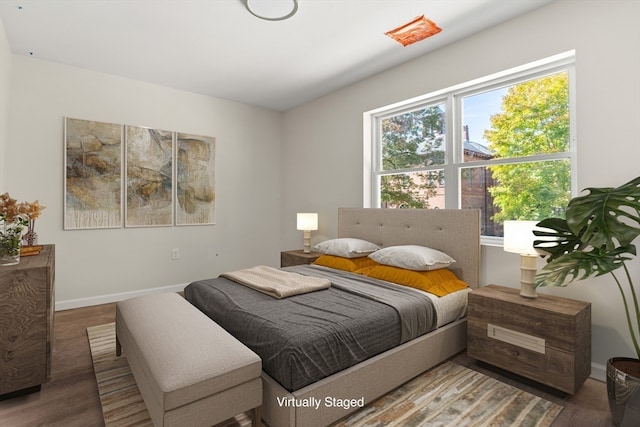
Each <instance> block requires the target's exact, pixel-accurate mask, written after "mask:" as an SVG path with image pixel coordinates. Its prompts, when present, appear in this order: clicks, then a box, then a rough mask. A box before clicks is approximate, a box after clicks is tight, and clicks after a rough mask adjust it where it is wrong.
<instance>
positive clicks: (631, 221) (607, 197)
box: [533, 177, 640, 286]
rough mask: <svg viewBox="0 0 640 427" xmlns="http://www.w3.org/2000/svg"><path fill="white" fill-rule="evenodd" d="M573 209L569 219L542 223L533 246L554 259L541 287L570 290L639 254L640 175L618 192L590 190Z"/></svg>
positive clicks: (537, 280) (542, 275)
mask: <svg viewBox="0 0 640 427" xmlns="http://www.w3.org/2000/svg"><path fill="white" fill-rule="evenodd" d="M587 190H588V191H589V193H588V194H586V195H584V196H580V197H576V198H574V199H572V200H571V201H570V202H569V205H568V206H567V213H566V216H567V219H566V220H564V219H562V218H547V219H545V220H542V221H541V222H539V223H538V224H537V225H538V227H540V228H544V230H541V231H540V230H536V231H534V234H535V235H536V236H538V237H540V239H539V240H535V241H534V244H533V246H534V247H535V248H536V249H539V250H542V251H544V252H546V253H547V254H548V255H549V258H548V259H547V265H546V266H545V267H544V268H543V269H542V270H541V271H540V272H539V273H538V274H537V275H536V278H535V283H536V286H545V285H552V286H565V285H567V284H568V283H571V282H573V281H576V280H582V279H586V278H587V277H591V276H600V275H602V274H605V273H610V272H612V271H614V270H616V269H617V268H619V267H622V266H623V265H624V262H625V261H627V260H630V259H631V258H632V257H630V256H629V255H636V248H635V246H634V245H632V244H631V242H632V241H633V240H635V239H636V238H637V237H638V235H640V177H638V178H635V179H633V180H631V181H629V182H628V183H626V184H624V185H621V186H620V187H617V188H588V189H587Z"/></svg>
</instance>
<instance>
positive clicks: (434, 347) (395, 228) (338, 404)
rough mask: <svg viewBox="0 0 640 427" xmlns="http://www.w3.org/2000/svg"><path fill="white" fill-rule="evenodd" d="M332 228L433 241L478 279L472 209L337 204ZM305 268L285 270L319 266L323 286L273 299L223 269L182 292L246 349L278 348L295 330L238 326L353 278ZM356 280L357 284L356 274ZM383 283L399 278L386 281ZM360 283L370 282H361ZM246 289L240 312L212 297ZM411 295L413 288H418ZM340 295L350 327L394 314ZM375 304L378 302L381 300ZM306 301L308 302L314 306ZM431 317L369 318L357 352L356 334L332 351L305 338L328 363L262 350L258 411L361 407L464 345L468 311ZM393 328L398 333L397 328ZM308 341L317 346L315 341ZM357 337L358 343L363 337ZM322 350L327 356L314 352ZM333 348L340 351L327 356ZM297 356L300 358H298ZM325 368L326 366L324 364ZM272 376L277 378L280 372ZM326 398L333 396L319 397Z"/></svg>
mask: <svg viewBox="0 0 640 427" xmlns="http://www.w3.org/2000/svg"><path fill="white" fill-rule="evenodd" d="M338 237H351V238H356V239H363V240H366V241H369V242H372V243H375V244H376V245H378V246H380V247H390V246H397V245H420V246H426V247H430V248H433V249H437V250H440V251H442V252H444V253H446V254H448V255H450V256H451V257H453V258H454V259H455V260H456V262H455V263H454V264H453V265H452V266H451V267H450V268H449V269H450V270H451V271H453V272H454V273H455V275H456V276H457V277H458V278H459V279H461V280H463V281H464V282H466V283H467V284H468V285H469V287H470V288H472V289H473V288H476V287H477V286H478V282H479V264H480V263H479V261H480V218H479V211H476V210H445V209H441V210H430V209H429V210H427V209H425V210H415V209H410V210H386V209H339V212H338ZM310 268H312V267H307V266H301V267H299V268H293V270H295V271H297V272H299V273H302V274H309V275H316V273H317V275H319V276H323V275H326V277H329V278H330V279H331V282H332V286H331V287H330V288H328V289H325V290H322V291H318V292H312V293H308V294H304V295H297V296H295V297H291V298H283V299H282V300H276V299H274V298H272V297H270V296H266V295H263V294H261V293H260V292H255V291H253V290H251V289H246V288H245V287H244V286H242V285H239V284H237V283H233V282H231V281H229V280H227V279H226V278H216V279H211V280H208V281H198V282H194V283H193V284H190V285H189V286H188V287H187V288H186V289H185V297H186V298H187V300H189V301H190V302H191V303H192V304H194V305H195V306H196V307H198V308H199V309H201V310H202V311H203V312H205V314H207V315H208V316H209V317H211V318H212V319H214V320H215V321H216V322H217V323H219V324H221V326H223V327H225V328H228V330H229V332H231V334H232V335H234V336H236V338H238V339H239V340H240V341H242V342H243V343H245V345H247V346H248V347H250V348H252V349H258V351H256V350H254V351H256V352H258V354H260V353H259V351H261V350H262V348H261V347H260V346H261V345H267V344H268V345H270V346H272V347H273V346H276V347H277V348H285V347H287V344H288V341H291V340H292V339H293V338H291V336H290V337H286V336H285V337H283V338H280V339H281V340H282V341H280V342H278V341H276V339H275V338H273V340H272V339H269V340H256V337H257V336H258V335H260V334H259V333H256V332H255V330H256V329H252V328H253V327H249V326H245V325H248V324H249V322H250V321H251V317H261V318H262V317H264V316H263V315H265V316H266V315H267V314H269V315H271V313H274V312H276V313H279V312H280V311H284V310H283V309H281V308H280V307H287V306H290V305H292V304H297V305H298V306H308V305H313V304H322V301H325V302H326V304H327V305H332V304H336V302H334V300H333V299H332V298H341V296H340V295H339V294H340V293H341V292H342V288H341V286H346V287H347V291H349V289H350V288H349V286H352V285H351V282H350V280H352V278H351V277H348V276H350V275H349V274H348V273H347V274H345V275H344V276H345V283H344V284H341V283H342V279H340V280H338V279H336V278H334V273H335V272H333V271H331V270H332V269H330V268H329V269H327V268H324V267H316V270H315V272H314V271H309V269H310ZM323 268H324V269H325V270H326V271H323V272H322V273H318V270H322V269H323ZM341 274H342V273H341ZM353 280H359V279H353ZM367 280H368V279H367ZM375 281H376V280H374V282H375ZM378 282H379V281H378ZM373 284H375V283H372V285H373ZM381 285H382V286H383V288H384V287H385V286H384V283H382V284H381ZM355 286H361V285H358V284H356V285H355ZM391 287H398V286H397V285H391ZM210 289H213V291H212V292H210V291H209V290H210ZM367 289H369V287H368V285H367ZM376 292H378V291H376ZM380 292H382V293H383V294H384V293H385V292H394V289H391V290H384V289H382V290H381V291H380ZM403 292H405V291H403ZM411 292H414V293H420V292H417V291H409V292H408V293H409V294H411ZM342 293H344V292H342ZM249 297H250V298H251V299H253V298H256V299H257V301H255V302H252V304H256V305H253V306H247V307H251V308H249V309H246V308H244V310H245V312H240V311H239V310H238V309H237V308H233V309H227V308H225V307H224V306H221V305H219V304H222V303H221V302H218V300H220V299H229V300H233V301H234V304H235V301H240V303H239V304H237V305H240V306H244V304H245V302H246V304H249V302H247V301H248V299H249ZM415 297H416V298H418V297H420V296H415ZM349 298H351V296H350V297H349ZM354 298H355V297H354ZM376 298H377V297H376ZM402 298H414V296H413V295H408V296H407V297H405V296H403V297H402ZM431 299H433V298H431ZM465 299H466V298H465ZM443 300H444V298H443ZM347 301H348V302H346V303H345V304H343V305H344V306H345V310H350V311H348V312H347V313H346V314H345V316H346V317H348V318H350V319H353V321H357V322H360V324H359V325H358V327H359V328H361V329H362V328H365V329H366V325H367V324H369V323H370V322H373V320H371V321H370V320H369V318H368V317H366V316H368V315H369V314H371V313H375V316H378V317H379V316H382V317H384V316H387V317H388V316H397V313H396V314H394V313H395V311H394V309H393V308H390V307H388V306H386V305H385V304H380V302H376V301H373V302H367V301H363V302H362V303H360V302H358V301H356V300H355V299H354V300H351V299H348V300H347ZM382 306H385V307H386V309H385V308H383V307H382ZM234 307H235V306H234ZM434 307H435V308H434V313H435V312H438V315H439V313H440V311H441V309H440V308H438V307H439V306H438V305H437V304H436V305H435V306H434ZM436 308H437V309H436ZM260 310H262V311H264V313H258V311H260ZM311 310H316V309H315V308H312V309H311ZM378 312H380V314H378ZM318 313H320V314H318ZM323 313H324V312H313V311H312V312H311V313H309V317H310V318H311V320H310V322H311V323H309V324H311V325H314V324H315V323H314V322H315V320H314V319H320V318H322V319H320V320H322V321H323V322H328V321H329V320H327V319H324V318H325V317H327V316H325V315H324V314H323ZM305 315H306V314H305ZM371 316H374V314H371ZM276 317H277V316H276ZM427 317H428V316H427ZM437 317H438V316H436V315H435V314H434V318H433V323H434V325H431V326H430V325H427V326H424V327H426V328H428V329H429V330H431V329H432V328H433V327H435V326H436V325H435V323H437V324H438V325H437V326H438V327H437V328H436V329H434V330H432V331H431V332H427V333H425V332H424V331H420V330H415V328H409V327H407V328H405V327H404V326H403V327H398V328H396V327H391V326H388V327H387V326H385V323H382V324H379V325H378V326H376V327H375V328H370V329H373V330H374V331H375V333H370V334H369V336H368V338H366V340H364V341H366V343H367V346H370V347H371V348H370V349H368V350H367V351H369V353H365V350H363V353H362V354H360V349H359V347H360V341H357V342H354V346H353V348H356V349H357V351H354V350H349V351H348V352H343V353H340V352H339V351H334V350H333V349H334V348H336V346H335V345H334V343H332V342H327V343H326V345H325V346H324V347H323V346H322V345H320V344H321V343H320V341H321V340H316V339H315V338H314V339H310V341H311V343H310V344H308V345H309V346H310V347H309V348H310V350H309V351H311V352H313V351H316V353H319V354H320V355H321V358H323V359H328V360H329V361H328V362H327V366H328V367H327V366H324V365H321V364H320V363H318V362H314V363H311V364H307V365H303V366H302V368H299V369H298V370H297V371H293V372H294V373H293V374H291V373H290V371H288V370H287V369H278V367H279V366H280V365H281V362H280V361H279V360H278V359H275V358H273V360H271V359H272V357H269V358H268V359H269V360H266V358H264V357H263V374H262V379H263V407H262V410H263V419H264V420H265V421H266V422H267V423H268V424H269V425H270V426H271V427H281V426H305V427H307V426H326V425H329V424H331V423H333V422H335V421H337V420H339V419H341V418H343V417H345V416H347V415H348V414H349V413H351V412H353V411H355V410H357V409H359V405H361V404H362V403H364V404H368V403H371V402H373V400H375V399H376V398H378V397H380V396H382V395H383V394H385V393H387V392H388V391H390V390H392V389H394V388H396V387H397V386H399V385H401V384H403V383H405V382H406V381H408V380H410V379H411V378H413V377H415V376H417V375H419V374H420V373H422V372H424V371H426V370H428V369H429V368H431V367H433V366H435V365H436V364H438V363H439V362H441V361H443V360H445V359H447V358H449V357H451V356H453V355H455V354H456V353H458V352H459V351H461V350H463V349H464V348H465V347H466V320H465V319H464V318H459V317H460V316H459V315H456V316H454V317H453V318H452V319H448V320H447V321H443V320H442V319H441V318H440V319H439V318H437ZM298 318H300V317H298ZM405 319H406V318H403V317H402V316H400V323H401V324H402V325H404V324H410V323H411V322H410V321H405ZM305 321H306V320H305ZM225 323H226V324H225ZM271 323H272V321H271V319H267V321H264V319H263V323H262V324H261V325H258V326H256V327H255V328H258V329H260V330H262V329H264V328H268V327H269V326H270V324H271ZM290 323H291V324H293V323H298V321H297V320H294V321H290ZM309 324H306V323H305V324H302V323H301V325H302V326H300V327H301V328H307V327H308V328H310V329H309V330H311V327H310V326H308V325H309ZM371 324H373V323H371ZM363 325H364V326H363ZM330 327H331V325H327V324H326V323H323V324H322V325H320V326H319V328H320V329H322V328H330ZM281 329H285V328H281ZM418 329H419V328H418ZM407 330H408V331H407ZM394 334H395V335H398V336H397V337H396V336H395V335H394ZM297 336H300V335H297ZM341 339H342V338H341ZM385 340H391V341H394V342H396V344H394V345H393V346H390V344H389V343H388V342H386V341H385ZM258 341H265V342H258ZM316 344H317V345H316ZM316 347H318V348H317V349H316ZM362 347H365V345H363V346H362ZM276 353H277V352H276ZM347 353H349V354H347ZM352 353H353V354H352ZM323 354H324V355H325V357H322V355H323ZM336 354H337V355H338V356H339V357H337V356H336ZM340 355H342V356H340ZM343 356H344V359H348V358H349V357H351V358H353V359H354V360H355V361H356V362H357V363H356V362H354V361H351V362H348V361H346V362H345V363H346V364H347V367H339V366H337V365H336V363H338V362H340V363H342V362H343V360H342V359H343ZM336 357H337V359H340V360H338V361H336V360H334V359H336ZM296 360H297V359H296ZM300 363H301V364H302V362H300ZM316 365H319V366H316ZM329 368H331V369H332V370H329ZM283 370H284V371H285V373H284V374H283V373H282V372H280V371H283ZM315 371H318V372H315ZM287 372H288V375H287ZM322 372H324V375H321V374H322ZM307 374H308V375H307ZM274 377H275V378H278V381H276V380H275V379H274ZM326 398H329V399H331V400H329V401H326V400H325V399H326ZM349 402H350V403H349ZM327 403H329V404H327ZM347 406H348V407H347Z"/></svg>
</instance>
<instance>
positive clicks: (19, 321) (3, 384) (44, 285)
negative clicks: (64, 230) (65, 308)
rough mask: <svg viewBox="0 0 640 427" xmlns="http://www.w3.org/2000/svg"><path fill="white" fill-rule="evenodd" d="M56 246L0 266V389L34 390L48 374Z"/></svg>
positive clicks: (15, 390) (10, 390) (51, 336)
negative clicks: (11, 263)
mask: <svg viewBox="0 0 640 427" xmlns="http://www.w3.org/2000/svg"><path fill="white" fill-rule="evenodd" d="M54 276H55V246H54V245H44V248H43V250H42V251H41V252H40V254H39V255H33V256H28V257H20V263H19V264H16V265H12V266H3V267H0V395H6V394H8V393H13V392H22V391H25V392H26V391H37V390H39V389H40V385H41V384H42V383H44V382H46V381H48V380H49V379H50V377H51V350H52V345H53V318H54V313H55V307H54Z"/></svg>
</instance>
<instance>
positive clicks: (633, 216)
mask: <svg viewBox="0 0 640 427" xmlns="http://www.w3.org/2000/svg"><path fill="white" fill-rule="evenodd" d="M587 191H589V194H587V195H585V196H581V197H576V198H574V199H572V200H571V201H570V202H569V205H568V206H567V224H568V225H569V228H570V229H571V231H572V232H573V233H574V234H576V235H578V236H580V239H581V240H582V242H584V243H585V244H587V245H590V246H593V247H596V248H600V247H605V248H606V249H607V250H613V249H614V248H616V247H618V246H627V245H629V244H630V243H631V242H632V241H633V240H634V239H635V238H636V237H638V235H640V219H639V215H640V177H638V178H636V179H634V180H631V181H629V182H628V183H626V184H624V185H622V186H620V187H617V188H587ZM621 219H622V220H625V219H626V220H627V222H623V221H621Z"/></svg>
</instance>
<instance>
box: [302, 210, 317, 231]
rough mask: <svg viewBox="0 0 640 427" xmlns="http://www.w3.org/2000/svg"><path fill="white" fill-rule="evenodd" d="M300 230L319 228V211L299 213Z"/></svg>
mask: <svg viewBox="0 0 640 427" xmlns="http://www.w3.org/2000/svg"><path fill="white" fill-rule="evenodd" d="M297 229H298V230H304V231H311V230H317V229H318V214H317V213H299V214H298V227H297Z"/></svg>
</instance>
